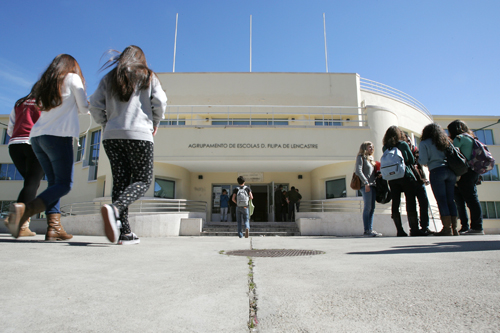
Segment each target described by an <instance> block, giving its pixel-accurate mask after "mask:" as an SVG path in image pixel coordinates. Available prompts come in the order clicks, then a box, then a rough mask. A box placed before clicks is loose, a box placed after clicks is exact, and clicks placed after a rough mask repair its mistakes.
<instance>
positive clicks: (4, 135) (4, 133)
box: [2, 128, 10, 145]
mask: <svg viewBox="0 0 500 333" xmlns="http://www.w3.org/2000/svg"><path fill="white" fill-rule="evenodd" d="M9 140H10V135H8V134H7V129H6V128H4V130H3V131H2V144H3V145H7V144H9Z"/></svg>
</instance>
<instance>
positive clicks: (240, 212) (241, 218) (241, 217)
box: [236, 207, 250, 238]
mask: <svg viewBox="0 0 500 333" xmlns="http://www.w3.org/2000/svg"><path fill="white" fill-rule="evenodd" d="M236 221H238V236H239V237H240V238H241V237H243V229H242V228H241V226H242V223H245V228H246V229H248V230H250V215H249V212H248V207H236Z"/></svg>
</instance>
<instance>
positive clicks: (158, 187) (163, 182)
mask: <svg viewBox="0 0 500 333" xmlns="http://www.w3.org/2000/svg"><path fill="white" fill-rule="evenodd" d="M154 196H155V198H164V199H175V182H174V181H172V180H167V179H161V178H155V194H154Z"/></svg>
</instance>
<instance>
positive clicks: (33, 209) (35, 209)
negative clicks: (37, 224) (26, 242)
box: [8, 198, 45, 238]
mask: <svg viewBox="0 0 500 333" xmlns="http://www.w3.org/2000/svg"><path fill="white" fill-rule="evenodd" d="M44 210H45V203H44V202H43V200H42V199H40V198H36V199H35V200H32V201H30V202H28V203H27V204H26V205H25V204H23V203H20V202H16V203H13V204H11V205H10V207H9V218H8V219H9V225H8V227H9V230H10V232H11V233H12V236H13V237H14V238H18V237H19V232H20V231H21V227H22V226H23V225H24V223H25V222H26V221H28V219H29V218H30V217H32V216H33V215H35V214H38V213H41V212H43V211H44Z"/></svg>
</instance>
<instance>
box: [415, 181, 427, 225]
mask: <svg viewBox="0 0 500 333" xmlns="http://www.w3.org/2000/svg"><path fill="white" fill-rule="evenodd" d="M416 194H417V200H418V205H419V206H420V228H421V229H423V230H425V229H427V228H428V227H429V199H428V198H427V191H426V190H425V185H423V184H422V185H420V184H417V186H416Z"/></svg>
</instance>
